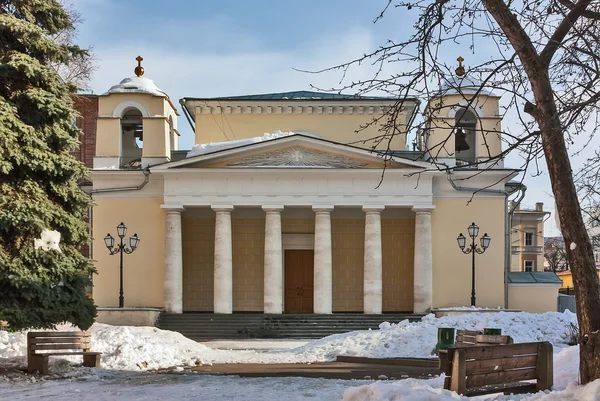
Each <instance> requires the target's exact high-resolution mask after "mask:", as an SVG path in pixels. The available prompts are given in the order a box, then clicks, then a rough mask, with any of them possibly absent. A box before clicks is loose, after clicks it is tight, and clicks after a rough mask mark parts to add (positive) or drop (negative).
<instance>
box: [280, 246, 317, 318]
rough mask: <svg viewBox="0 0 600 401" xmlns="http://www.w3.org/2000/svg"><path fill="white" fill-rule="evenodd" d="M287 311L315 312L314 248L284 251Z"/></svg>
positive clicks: (285, 308)
mask: <svg viewBox="0 0 600 401" xmlns="http://www.w3.org/2000/svg"><path fill="white" fill-rule="evenodd" d="M284 252H285V253H284V255H285V257H284V263H285V264H284V266H285V286H284V290H285V303H284V311H285V313H313V311H314V308H313V292H314V263H315V251H314V250H312V249H311V250H306V249H302V250H295V249H294V250H292V249H290V250H286V251H284Z"/></svg>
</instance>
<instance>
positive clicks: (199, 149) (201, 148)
mask: <svg viewBox="0 0 600 401" xmlns="http://www.w3.org/2000/svg"><path fill="white" fill-rule="evenodd" d="M296 134H302V135H308V136H315V137H319V135H317V134H315V133H312V132H311V131H297V132H292V131H285V132H283V131H280V130H277V131H275V132H272V133H265V134H264V135H262V136H257V137H254V138H246V139H238V140H236V141H226V142H211V143H204V144H199V145H194V147H193V148H192V150H190V151H189V152H188V154H187V156H186V157H194V156H200V155H205V154H208V153H213V152H218V151H221V150H226V149H235V148H239V147H241V146H246V145H251V144H254V143H260V142H265V141H271V140H273V139H277V138H283V137H286V136H291V135H296Z"/></svg>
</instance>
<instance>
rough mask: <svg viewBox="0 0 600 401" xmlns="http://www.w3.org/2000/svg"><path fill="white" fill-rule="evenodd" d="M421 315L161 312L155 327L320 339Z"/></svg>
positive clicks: (189, 333)
mask: <svg viewBox="0 0 600 401" xmlns="http://www.w3.org/2000/svg"><path fill="white" fill-rule="evenodd" d="M422 317H423V315H414V314H405V313H404V314H402V313H393V314H392V313H390V314H381V315H365V314H349V313H348V314H331V315H307V314H302V315H291V314H288V315H286V314H282V315H265V314H262V313H247V314H246V313H234V314H212V313H183V314H167V313H162V314H161V315H160V317H159V320H158V322H157V326H158V327H159V328H161V329H165V330H173V331H178V332H180V333H181V334H183V335H184V336H186V337H188V338H191V339H193V340H196V341H205V340H213V339H222V340H228V339H244V338H265V339H266V338H279V339H280V338H321V337H326V336H328V335H331V334H339V333H346V332H349V331H356V330H369V329H378V328H379V325H380V324H381V323H382V322H386V321H387V322H391V323H396V322H399V321H402V320H405V319H408V320H410V321H418V320H420V319H421V318H422Z"/></svg>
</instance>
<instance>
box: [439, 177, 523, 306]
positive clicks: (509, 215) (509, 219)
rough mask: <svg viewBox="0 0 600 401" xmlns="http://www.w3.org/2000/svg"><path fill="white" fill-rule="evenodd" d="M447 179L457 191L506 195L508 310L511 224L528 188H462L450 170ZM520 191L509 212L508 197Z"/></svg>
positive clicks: (505, 253)
mask: <svg viewBox="0 0 600 401" xmlns="http://www.w3.org/2000/svg"><path fill="white" fill-rule="evenodd" d="M446 177H447V178H448V182H449V183H450V185H452V188H454V189H455V190H457V191H468V192H473V193H474V192H485V193H495V194H502V195H504V222H505V224H504V308H505V309H508V272H509V271H510V263H511V261H510V259H511V258H510V249H511V248H510V246H511V245H510V244H511V242H510V231H511V222H512V216H513V213H514V211H515V209H516V207H517V205H518V204H519V203H521V201H522V200H523V198H524V197H525V191H526V190H527V187H526V186H525V184H522V183H517V184H510V183H507V185H506V186H509V184H510V186H511V187H515V188H516V189H515V190H513V191H506V190H503V189H490V188H470V187H461V186H458V185H456V183H455V182H454V180H452V171H450V170H448V171H447V174H446ZM518 190H521V195H520V196H519V199H517V201H516V202H515V205H514V206H513V207H512V209H511V210H510V211H509V210H508V197H509V196H510V195H512V194H513V193H515V192H516V191H518Z"/></svg>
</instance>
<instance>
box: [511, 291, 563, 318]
mask: <svg viewBox="0 0 600 401" xmlns="http://www.w3.org/2000/svg"><path fill="white" fill-rule="evenodd" d="M558 288H559V286H555V287H542V288H539V287H515V286H511V285H509V286H508V307H509V309H520V310H522V311H524V312H530V313H544V312H555V311H556V310H557V305H558V304H557V302H558V301H557V299H558Z"/></svg>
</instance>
